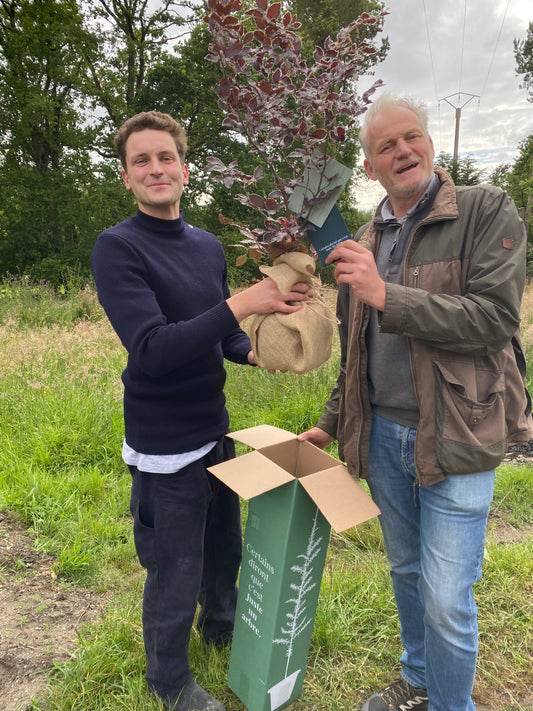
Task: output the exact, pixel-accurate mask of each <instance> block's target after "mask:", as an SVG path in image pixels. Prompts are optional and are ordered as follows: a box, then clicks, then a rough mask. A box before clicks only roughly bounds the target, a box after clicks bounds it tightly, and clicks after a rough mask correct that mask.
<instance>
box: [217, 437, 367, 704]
mask: <svg viewBox="0 0 533 711" xmlns="http://www.w3.org/2000/svg"><path fill="white" fill-rule="evenodd" d="M228 436H229V437H232V438H233V439H235V440H238V441H239V442H242V443H244V444H246V445H248V446H249V447H252V448H253V449H254V451H252V452H249V453H247V454H243V455H242V456H240V457H237V458H236V459H232V460H230V461H228V462H224V463H223V464H219V465H217V466H214V467H211V468H210V471H211V472H212V473H213V474H214V475H215V476H217V477H218V478H219V479H220V480H221V481H223V482H224V483H225V484H227V486H229V487H230V488H231V489H233V490H234V491H235V492H237V493H238V494H239V496H241V497H242V498H243V499H247V500H249V506H248V520H247V524H246V532H245V536H244V549H243V561H242V567H241V574H240V581H239V598H238V602H237V615H236V620H235V629H234V633H233V642H232V647H231V658H230V665H229V675H228V683H229V686H230V687H231V689H233V691H234V692H235V693H236V695H237V696H238V697H239V699H240V700H241V701H242V702H243V704H244V705H245V706H246V708H247V709H248V710H249V711H275V710H276V709H281V708H283V707H284V706H286V705H287V704H289V703H290V702H291V701H294V699H296V698H297V697H298V696H299V695H300V694H301V692H302V687H303V682H304V676H305V668H306V665H307V656H308V653H309V646H310V643H311V636H312V633H313V625H314V619H315V613H316V608H317V604H318V596H319V592H320V583H321V580H322V572H323V570H324V563H325V560H326V553H327V548H328V543H329V535H330V530H331V528H333V529H334V530H335V531H337V532H340V531H344V530H346V529H347V528H351V527H352V526H355V525H357V524H359V523H362V522H363V521H366V520H368V519H370V518H373V517H374V516H376V515H377V514H378V513H379V509H378V508H377V507H376V505H375V504H374V503H373V501H372V499H371V498H370V497H369V496H368V494H367V493H366V492H365V491H364V490H363V489H362V488H361V486H360V485H359V484H358V483H357V482H356V481H355V480H354V479H353V478H352V477H351V476H350V474H349V473H348V470H347V469H346V467H345V466H344V465H343V464H341V463H339V462H338V460H336V459H335V458H334V457H332V456H330V455H329V454H326V452H323V451H322V450H321V449H318V448H317V447H315V446H314V445H312V444H310V443H309V442H299V441H298V439H297V438H296V436H295V435H294V434H293V433H291V432H287V431H286V430H282V429H279V428H278V427H272V426H270V425H260V426H259V427H252V428H250V429H247V430H240V431H239V432H233V433H231V434H230V435H228Z"/></svg>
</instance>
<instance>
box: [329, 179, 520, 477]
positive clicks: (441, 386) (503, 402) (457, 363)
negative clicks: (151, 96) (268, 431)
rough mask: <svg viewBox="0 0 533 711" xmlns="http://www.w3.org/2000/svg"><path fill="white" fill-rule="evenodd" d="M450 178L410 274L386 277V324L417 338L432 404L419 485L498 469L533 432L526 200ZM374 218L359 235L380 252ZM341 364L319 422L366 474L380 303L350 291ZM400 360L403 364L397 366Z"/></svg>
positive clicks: (420, 383) (423, 387) (425, 397)
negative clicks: (525, 341)
mask: <svg viewBox="0 0 533 711" xmlns="http://www.w3.org/2000/svg"><path fill="white" fill-rule="evenodd" d="M435 172H436V173H437V176H438V177H439V180H440V181H441V188H440V190H439V192H438V194H437V196H436V198H435V201H434V204H433V207H432V210H431V212H430V213H429V215H428V216H427V217H426V218H424V219H423V220H422V221H421V222H420V223H418V224H417V225H416V226H415V228H414V229H413V231H412V233H411V235H410V240H409V244H408V246H407V250H406V256H405V262H404V278H403V284H402V285H398V284H390V283H387V284H386V303H385V308H384V310H383V312H380V314H379V323H380V329H381V331H382V332H385V333H397V334H401V335H404V336H407V338H408V339H409V357H410V364H411V372H412V377H413V385H414V390H415V394H416V398H417V401H418V406H419V410H420V422H419V426H418V430H417V437H416V444H415V462H416V470H417V478H418V482H417V483H418V484H420V485H431V484H434V483H436V482H438V481H441V480H442V479H443V478H444V477H445V475H446V474H447V473H450V474H460V473H469V472H477V471H485V470H488V469H492V468H494V467H496V466H497V465H498V464H499V463H500V462H501V460H502V459H503V457H504V455H505V453H506V451H507V448H508V445H509V444H512V443H518V442H526V441H529V439H531V437H532V436H533V427H532V420H531V414H530V413H531V400H530V398H529V394H528V392H527V389H526V385H525V359H524V357H523V353H522V349H521V344H520V337H519V334H518V328H519V324H520V301H521V297H522V291H523V288H524V282H525V274H526V234H525V229H524V225H523V223H522V221H521V220H520V218H519V216H518V214H517V211H516V208H515V206H514V203H513V202H512V201H511V199H510V198H509V197H508V196H507V195H506V194H505V193H504V192H502V191H501V190H500V189H499V188H495V187H493V186H491V185H478V186H473V187H455V186H454V184H453V181H452V179H451V177H450V176H449V175H448V173H446V172H445V171H443V170H440V169H435ZM380 234H381V233H380V230H379V229H377V227H376V225H375V223H374V221H372V222H371V223H370V224H369V225H368V226H366V227H364V228H362V229H361V230H359V232H358V234H357V235H356V236H355V239H358V240H359V241H360V243H361V244H362V245H364V246H365V247H367V248H368V249H370V250H371V251H372V252H374V254H375V253H376V251H377V248H378V246H379V239H380ZM337 315H338V318H339V321H340V325H339V333H340V339H341V365H340V373H339V377H338V379H337V382H336V384H335V386H334V388H333V392H332V395H331V398H330V400H329V401H328V402H327V404H326V407H325V411H324V414H323V415H322V417H321V418H320V420H319V422H318V423H317V426H318V427H320V428H321V429H323V430H325V431H326V432H328V433H329V434H331V435H333V436H334V437H336V438H337V439H338V440H339V454H340V456H341V458H342V459H343V460H344V461H345V462H346V464H347V466H348V468H349V470H350V472H351V473H352V475H353V476H356V477H359V476H361V477H365V476H366V472H367V457H368V444H369V438H370V427H371V406H370V401H369V397H368V386H367V351H366V346H365V332H366V327H367V325H368V320H369V307H368V306H366V305H365V304H363V303H362V302H360V301H359V300H358V299H357V298H356V297H355V296H354V294H353V291H352V289H351V288H350V287H349V286H348V285H342V286H341V287H340V289H339V295H338V302H337ZM391 367H394V364H391Z"/></svg>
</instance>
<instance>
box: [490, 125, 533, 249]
mask: <svg viewBox="0 0 533 711" xmlns="http://www.w3.org/2000/svg"><path fill="white" fill-rule="evenodd" d="M518 151H519V154H518V157H517V159H516V160H515V162H514V163H513V164H506V165H501V166H498V168H496V170H495V171H494V172H493V173H492V174H491V176H490V181H491V183H493V184H494V185H498V186H499V187H501V188H503V190H505V191H507V192H508V193H509V195H510V196H511V197H512V198H513V200H514V202H515V204H516V207H517V208H518V212H519V213H520V215H521V217H522V219H523V220H524V222H525V224H526V229H527V231H528V241H529V251H530V259H531V258H533V222H532V219H531V213H532V210H533V133H532V134H530V135H529V136H528V137H527V138H525V139H524V140H523V141H522V142H521V143H520V144H519V146H518Z"/></svg>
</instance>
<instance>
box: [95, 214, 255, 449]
mask: <svg viewBox="0 0 533 711" xmlns="http://www.w3.org/2000/svg"><path fill="white" fill-rule="evenodd" d="M92 270H93V275H94V278H95V281H96V286H97V290H98V298H99V300H100V303H101V304H102V306H103V308H104V310H105V312H106V314H107V316H108V318H109V320H110V322H111V324H112V326H113V328H114V329H115V331H116V332H117V334H118V336H119V338H120V340H121V342H122V344H123V346H124V348H125V349H126V350H127V352H128V362H127V366H126V369H125V370H124V372H123V373H122V381H123V383H124V422H125V437H126V442H127V443H128V444H129V445H130V447H132V448H133V449H135V450H136V451H137V452H141V453H143V454H179V453H181V452H189V451H192V450H195V449H198V448H199V447H201V446H202V445H204V444H206V443H207V442H210V441H212V440H216V439H218V438H219V437H221V436H222V435H224V434H225V433H226V432H228V431H229V417H228V413H227V410H226V407H225V396H224V383H225V380H226V373H225V370H224V367H223V360H224V358H228V359H229V360H232V361H234V362H236V363H247V362H248V361H247V354H248V352H249V351H250V349H251V346H250V340H249V338H248V336H247V335H246V333H244V331H242V330H241V328H240V327H239V325H238V323H237V321H236V319H235V317H234V315H233V313H232V311H231V309H230V308H229V306H228V305H227V303H226V299H227V298H228V297H229V296H230V292H229V288H228V283H227V266H226V260H225V257H224V251H223V249H222V246H221V244H220V243H219V241H218V240H217V239H216V237H215V236H214V235H212V234H210V233H208V232H204V231H203V230H200V229H197V228H195V227H191V226H190V225H188V224H187V223H186V222H185V221H184V220H183V219H182V218H181V217H180V218H179V219H177V220H160V219H158V218H155V217H150V216H149V215H146V214H145V213H143V212H141V211H138V212H137V214H136V215H135V216H134V217H130V218H128V219H127V220H124V221H123V222H121V223H119V224H118V225H116V226H115V227H112V228H111V229H108V230H105V231H104V232H102V234H101V235H100V236H99V237H98V239H97V240H96V242H95V245H94V248H93V254H92Z"/></svg>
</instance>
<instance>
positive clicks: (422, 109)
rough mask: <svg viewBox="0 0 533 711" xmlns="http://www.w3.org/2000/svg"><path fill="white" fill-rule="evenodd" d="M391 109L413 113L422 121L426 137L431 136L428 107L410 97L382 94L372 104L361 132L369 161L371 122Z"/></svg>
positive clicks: (360, 139)
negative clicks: (384, 111) (369, 130)
mask: <svg viewBox="0 0 533 711" xmlns="http://www.w3.org/2000/svg"><path fill="white" fill-rule="evenodd" d="M390 107H399V108H402V109H408V110H409V111H412V112H413V113H414V114H415V116H416V117H417V118H418V120H419V121H420V125H421V126H422V129H423V131H424V134H425V135H426V136H429V132H428V110H427V106H426V105H425V104H424V103H423V102H421V101H417V100H416V99H413V98H411V97H409V96H395V95H394V94H381V96H379V97H378V98H377V99H376V100H375V101H373V102H372V104H370V108H369V109H368V111H367V112H366V114H365V120H364V122H363V125H362V126H361V128H360V130H359V143H360V144H361V148H362V149H363V153H364V154H365V157H366V158H367V159H368V158H369V157H370V156H369V154H370V145H369V142H368V127H369V124H370V123H371V121H372V120H373V119H374V118H375V117H376V116H377V115H378V114H379V113H380V112H381V111H383V109H388V108H390Z"/></svg>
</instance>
